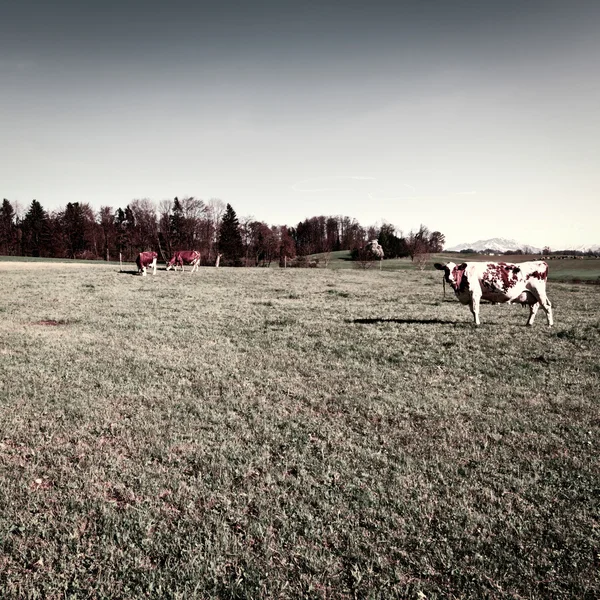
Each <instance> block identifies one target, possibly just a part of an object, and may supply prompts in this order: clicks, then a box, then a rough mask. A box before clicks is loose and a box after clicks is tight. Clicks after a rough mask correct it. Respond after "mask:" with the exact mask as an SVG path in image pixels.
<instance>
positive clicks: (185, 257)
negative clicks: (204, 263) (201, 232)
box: [167, 250, 200, 273]
mask: <svg viewBox="0 0 600 600" xmlns="http://www.w3.org/2000/svg"><path fill="white" fill-rule="evenodd" d="M184 264H186V265H192V273H193V272H194V271H196V270H197V269H198V266H199V265H200V252H198V251H197V250H179V251H177V252H175V253H174V254H173V256H172V257H171V260H170V261H169V262H168V263H167V271H168V270H169V269H171V268H173V269H174V270H175V271H177V267H178V266H180V267H181V270H182V271H185V269H184V267H183V265H184Z"/></svg>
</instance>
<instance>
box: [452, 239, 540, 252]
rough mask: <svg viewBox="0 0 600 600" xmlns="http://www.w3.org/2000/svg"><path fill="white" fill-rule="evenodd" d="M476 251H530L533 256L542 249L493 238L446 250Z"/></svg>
mask: <svg viewBox="0 0 600 600" xmlns="http://www.w3.org/2000/svg"><path fill="white" fill-rule="evenodd" d="M469 249H471V250H475V251H476V252H483V251H484V250H491V251H492V252H508V251H513V250H523V251H525V250H528V251H530V252H531V253H532V254H538V253H540V252H541V249H540V248H536V247H535V246H530V245H529V244H519V243H518V242H516V241H515V240H508V239H505V238H491V239H489V240H477V241H476V242H470V243H468V244H458V245H456V246H452V247H451V248H446V250H448V251H450V252H460V251H461V250H469Z"/></svg>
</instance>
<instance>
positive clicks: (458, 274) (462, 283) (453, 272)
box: [433, 262, 468, 292]
mask: <svg viewBox="0 0 600 600" xmlns="http://www.w3.org/2000/svg"><path fill="white" fill-rule="evenodd" d="M433 266H434V267H435V268H436V269H438V271H444V279H445V280H446V281H447V282H448V283H449V284H450V285H451V286H452V289H453V290H454V291H455V292H462V291H463V290H465V289H466V288H467V287H468V283H467V280H466V279H465V280H463V275H464V274H465V269H466V268H467V263H462V264H460V265H457V264H456V263H453V262H449V263H446V264H445V265H443V264H442V263H435V264H434V265H433Z"/></svg>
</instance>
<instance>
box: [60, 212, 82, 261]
mask: <svg viewBox="0 0 600 600" xmlns="http://www.w3.org/2000/svg"><path fill="white" fill-rule="evenodd" d="M62 221H63V234H64V236H65V238H66V242H67V252H68V256H69V258H75V256H77V254H79V253H80V252H82V251H83V250H85V219H84V215H83V210H82V207H81V206H80V204H79V202H75V203H74V204H72V203H71V202H69V203H68V204H67V208H66V209H65V212H64V215H63V219H62Z"/></svg>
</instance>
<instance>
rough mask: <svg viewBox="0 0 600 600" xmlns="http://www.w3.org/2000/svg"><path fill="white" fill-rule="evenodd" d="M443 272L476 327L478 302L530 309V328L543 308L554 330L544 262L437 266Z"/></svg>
mask: <svg viewBox="0 0 600 600" xmlns="http://www.w3.org/2000/svg"><path fill="white" fill-rule="evenodd" d="M433 266H434V267H435V268H436V269H439V270H441V271H444V278H445V279H446V281H447V282H448V283H449V284H450V285H451V286H452V289H453V290H454V293H455V294H456V297H457V298H458V299H459V300H460V302H461V303H462V304H468V305H469V308H470V309H471V312H472V313H473V317H474V318H475V325H479V302H480V300H481V299H483V300H489V301H490V302H518V303H520V304H523V305H528V306H529V310H530V313H529V319H528V320H527V325H533V320H534V319H535V314H536V313H537V311H538V308H539V307H540V306H541V307H542V308H543V309H544V311H545V312H546V317H547V319H548V325H549V326H552V324H553V322H554V321H553V319H552V304H551V303H550V300H548V296H546V280H547V279H548V265H547V263H545V262H543V261H529V262H522V263H517V264H513V263H505V262H498V263H495V262H488V263H485V262H466V263H462V264H460V265H457V264H455V263H453V262H449V263H446V264H440V263H435V264H434V265H433Z"/></svg>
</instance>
